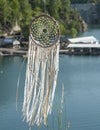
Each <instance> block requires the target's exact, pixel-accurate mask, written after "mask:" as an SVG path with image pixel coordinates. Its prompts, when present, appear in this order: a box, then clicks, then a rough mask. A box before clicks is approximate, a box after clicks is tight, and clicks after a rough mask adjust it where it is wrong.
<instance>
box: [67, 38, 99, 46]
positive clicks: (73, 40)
mask: <svg viewBox="0 0 100 130" xmlns="http://www.w3.org/2000/svg"><path fill="white" fill-rule="evenodd" d="M68 40H69V41H70V43H87V44H88V43H91V44H94V43H96V44H97V43H99V42H98V40H97V39H96V38H95V37H94V36H87V37H78V38H69V39H68Z"/></svg>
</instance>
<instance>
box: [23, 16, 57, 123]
mask: <svg viewBox="0 0 100 130" xmlns="http://www.w3.org/2000/svg"><path fill="white" fill-rule="evenodd" d="M58 70H59V28H58V24H57V22H56V21H55V20H54V19H53V18H52V17H50V16H49V15H44V14H43V15H40V16H38V17H35V18H34V19H33V21H32V23H31V25H30V36H29V50H28V61H27V68H26V79H25V88H24V101H23V108H22V112H23V117H24V119H25V120H26V122H28V123H29V125H30V126H32V125H34V124H37V125H40V124H41V123H44V124H46V120H47V117H48V114H50V113H51V111H52V106H53V99H54V94H55V89H56V82H57V75H58Z"/></svg>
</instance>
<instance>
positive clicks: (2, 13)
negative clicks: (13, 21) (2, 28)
mask: <svg viewBox="0 0 100 130" xmlns="http://www.w3.org/2000/svg"><path fill="white" fill-rule="evenodd" d="M10 15H11V10H10V5H9V1H8V0H1V1H0V21H1V23H3V24H4V25H6V23H7V21H9V17H10Z"/></svg>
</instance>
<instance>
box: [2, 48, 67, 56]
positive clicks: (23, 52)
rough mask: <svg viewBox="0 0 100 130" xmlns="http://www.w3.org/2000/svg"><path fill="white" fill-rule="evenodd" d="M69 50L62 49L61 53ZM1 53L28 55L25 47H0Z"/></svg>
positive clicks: (4, 54)
mask: <svg viewBox="0 0 100 130" xmlns="http://www.w3.org/2000/svg"><path fill="white" fill-rule="evenodd" d="M67 53H68V50H60V54H67ZM0 55H1V56H7V55H20V56H24V55H27V50H24V49H16V48H0Z"/></svg>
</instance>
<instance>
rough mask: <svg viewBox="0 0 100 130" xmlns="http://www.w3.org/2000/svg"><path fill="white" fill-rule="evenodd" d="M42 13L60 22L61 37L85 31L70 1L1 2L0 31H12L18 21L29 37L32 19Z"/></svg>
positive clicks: (12, 0)
mask: <svg viewBox="0 0 100 130" xmlns="http://www.w3.org/2000/svg"><path fill="white" fill-rule="evenodd" d="M72 1H75V0H71V2H72ZM76 1H78V0H76ZM79 1H80V0H79ZM84 1H85V0H84ZM41 13H48V14H50V15H51V16H53V17H54V18H55V19H57V21H59V25H60V30H61V35H72V34H73V33H75V34H74V35H77V33H76V32H80V31H83V30H82V19H79V18H80V16H79V14H78V13H77V11H75V10H72V9H71V8H70V0H1V1H0V29H2V28H3V29H4V28H7V27H8V28H9V29H8V28H7V30H9V31H10V30H11V28H12V27H13V26H14V25H15V23H16V21H17V23H18V25H19V26H20V27H21V29H22V32H23V34H25V37H27V36H28V33H29V32H28V30H27V29H28V26H29V24H30V22H31V20H32V17H34V16H35V15H39V14H41ZM75 30H76V31H75ZM72 32H73V33H72Z"/></svg>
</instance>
